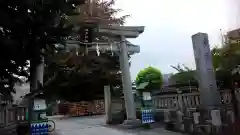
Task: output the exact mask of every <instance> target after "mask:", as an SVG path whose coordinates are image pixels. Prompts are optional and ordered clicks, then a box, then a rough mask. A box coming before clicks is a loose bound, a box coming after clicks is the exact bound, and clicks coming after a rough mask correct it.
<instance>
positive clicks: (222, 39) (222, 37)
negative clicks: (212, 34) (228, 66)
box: [220, 29, 225, 47]
mask: <svg viewBox="0 0 240 135" xmlns="http://www.w3.org/2000/svg"><path fill="white" fill-rule="evenodd" d="M220 34H221V42H222V45H221V47H223V46H224V44H225V43H224V36H223V32H222V29H220Z"/></svg>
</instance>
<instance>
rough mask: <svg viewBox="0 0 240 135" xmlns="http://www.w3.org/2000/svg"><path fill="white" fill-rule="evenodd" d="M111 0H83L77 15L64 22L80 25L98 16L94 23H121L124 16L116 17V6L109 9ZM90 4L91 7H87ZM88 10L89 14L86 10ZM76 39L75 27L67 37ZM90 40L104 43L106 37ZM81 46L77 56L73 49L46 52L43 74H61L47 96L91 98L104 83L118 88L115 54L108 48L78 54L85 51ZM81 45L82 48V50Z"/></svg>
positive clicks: (77, 98) (116, 58)
mask: <svg viewBox="0 0 240 135" xmlns="http://www.w3.org/2000/svg"><path fill="white" fill-rule="evenodd" d="M114 3H115V1H114V0H112V1H100V0H96V1H93V3H88V2H86V4H84V5H82V6H80V7H77V8H80V14H79V15H77V16H74V17H70V18H69V19H68V22H70V24H74V25H75V26H76V27H81V24H82V23H83V22H89V21H90V20H91V19H93V18H95V19H96V18H98V20H97V21H96V20H95V23H97V24H98V25H111V24H119V25H122V24H123V23H124V22H125V19H126V17H127V15H126V16H121V17H116V16H115V15H116V13H118V12H119V11H120V9H115V8H113V5H114ZM90 7H91V8H92V10H89V9H90ZM90 11H91V12H92V14H90V13H89V12H90ZM84 12H85V14H84ZM97 13H99V14H97ZM76 38H79V33H78V31H77V30H76V31H75V32H74V33H73V34H72V35H71V39H76ZM94 40H95V41H99V40H100V41H102V42H103V41H105V42H108V41H109V40H110V39H109V38H108V37H103V36H101V35H96V37H94ZM85 47H86V46H85V45H84V46H80V50H77V52H78V53H79V54H78V55H77V54H76V51H66V50H62V51H58V52H54V51H52V52H49V54H51V55H48V56H47V57H46V59H47V60H46V65H47V69H46V70H45V71H46V72H45V73H46V74H45V77H46V78H48V77H49V76H53V74H54V72H55V74H59V75H61V77H57V78H58V79H56V80H55V81H54V83H53V84H52V86H51V87H49V89H50V90H48V91H47V92H46V93H45V94H46V95H48V96H49V97H51V96H52V95H55V96H58V98H61V99H65V100H68V101H79V100H91V99H92V98H97V97H98V96H99V95H101V96H102V95H103V88H104V87H103V86H104V85H111V89H113V87H115V86H118V87H121V72H119V71H120V65H119V60H118V55H117V54H115V53H112V52H109V51H106V52H101V53H100V56H98V55H97V53H96V52H94V51H90V52H88V54H85V55H81V54H84V53H85V52H84V51H85V49H86V48H85ZM82 48H85V49H83V50H82ZM56 68H58V70H56Z"/></svg>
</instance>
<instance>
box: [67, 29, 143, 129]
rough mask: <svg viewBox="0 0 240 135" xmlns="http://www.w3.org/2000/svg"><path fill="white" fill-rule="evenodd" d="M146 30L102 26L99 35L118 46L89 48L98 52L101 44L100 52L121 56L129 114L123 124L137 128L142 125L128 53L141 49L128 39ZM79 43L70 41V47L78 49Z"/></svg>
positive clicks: (106, 45) (103, 45)
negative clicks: (136, 105)
mask: <svg viewBox="0 0 240 135" xmlns="http://www.w3.org/2000/svg"><path fill="white" fill-rule="evenodd" d="M144 28H145V27H144V26H106V27H103V26H101V27H100V28H99V33H100V34H101V35H103V36H107V37H109V38H111V39H116V40H115V41H116V42H118V44H117V43H113V44H112V46H110V44H109V43H95V44H94V43H92V44H91V47H90V48H88V50H89V51H91V50H92V51H96V48H98V44H101V46H99V48H98V49H99V50H111V51H113V52H116V53H117V54H118V55H119V59H120V68H121V71H122V82H123V92H124V100H125V107H126V112H127V120H125V121H124V123H123V124H124V125H128V126H137V125H139V124H140V121H139V120H137V118H136V109H135V103H134V98H133V93H132V81H131V76H130V67H129V61H128V53H131V54H134V53H139V52H140V47H139V46H138V45H133V44H130V43H127V42H126V38H137V37H138V36H139V35H140V34H142V33H143V32H144ZM78 43H80V42H79V41H68V47H71V48H72V47H78V45H77V44H78Z"/></svg>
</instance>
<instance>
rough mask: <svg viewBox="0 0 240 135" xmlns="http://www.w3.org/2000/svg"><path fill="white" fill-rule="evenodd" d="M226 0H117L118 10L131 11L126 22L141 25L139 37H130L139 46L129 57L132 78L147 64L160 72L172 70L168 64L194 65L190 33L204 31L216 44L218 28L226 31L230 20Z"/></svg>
mask: <svg viewBox="0 0 240 135" xmlns="http://www.w3.org/2000/svg"><path fill="white" fill-rule="evenodd" d="M226 1H228V2H226ZM229 1H231V0H117V3H116V6H117V7H118V8H121V9H123V10H124V11H123V12H122V13H121V14H130V15H131V17H130V18H129V19H127V23H126V25H140V26H145V31H144V33H143V34H142V35H141V36H140V37H138V38H137V39H133V40H130V41H132V43H134V44H137V45H140V47H141V52H140V53H139V54H136V55H134V56H133V57H132V65H131V76H132V80H134V79H135V77H136V74H137V73H138V72H139V71H140V70H141V69H143V68H145V67H148V66H154V67H156V68H158V69H160V70H161V72H162V73H171V72H175V70H174V69H172V68H171V67H170V65H177V64H178V63H181V64H185V65H187V66H189V67H191V68H195V63H194V56H193V49H192V44H191V35H193V34H195V33H197V32H204V33H208V34H209V40H210V45H211V46H214V45H216V44H220V41H221V36H220V35H221V34H220V29H223V31H226V30H227V29H229V28H230V26H232V25H233V22H234V21H231V22H232V23H231V24H230V23H229V11H228V10H227V9H228V7H229V3H230V2H229ZM232 1H234V0H232ZM238 1H239V0H238ZM231 9H232V10H233V8H232V7H231ZM232 12H233V11H232ZM234 25H235V24H234Z"/></svg>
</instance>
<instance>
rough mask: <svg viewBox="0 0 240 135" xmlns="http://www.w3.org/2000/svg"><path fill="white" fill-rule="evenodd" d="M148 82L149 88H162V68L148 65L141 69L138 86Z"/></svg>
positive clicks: (137, 79) (137, 78) (137, 80)
mask: <svg viewBox="0 0 240 135" xmlns="http://www.w3.org/2000/svg"><path fill="white" fill-rule="evenodd" d="M145 82H148V83H149V84H148V86H147V88H148V89H160V88H161V87H162V85H163V77H162V73H161V72H160V70H158V69H156V68H154V67H151V66H150V67H147V68H145V69H143V70H141V71H140V72H139V73H138V75H137V77H136V86H137V87H138V86H139V85H140V84H142V83H145Z"/></svg>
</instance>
